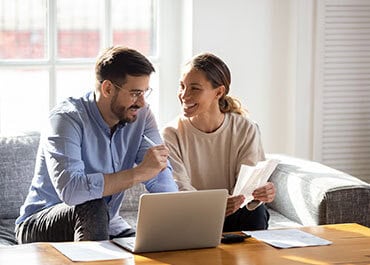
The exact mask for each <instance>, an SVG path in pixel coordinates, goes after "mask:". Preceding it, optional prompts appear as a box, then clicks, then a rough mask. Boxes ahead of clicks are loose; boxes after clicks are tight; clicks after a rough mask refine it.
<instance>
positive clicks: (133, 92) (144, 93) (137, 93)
mask: <svg viewBox="0 0 370 265" xmlns="http://www.w3.org/2000/svg"><path fill="white" fill-rule="evenodd" d="M111 83H112V84H113V85H114V87H115V88H117V89H123V87H120V86H119V85H116V84H115V83H113V82H112V81H111ZM152 91H153V89H152V88H151V87H148V88H147V89H145V90H140V89H133V90H129V91H128V92H129V93H130V96H131V98H132V100H133V101H137V99H138V98H139V97H141V96H144V97H145V98H148V97H149V96H150V94H151V93H152Z"/></svg>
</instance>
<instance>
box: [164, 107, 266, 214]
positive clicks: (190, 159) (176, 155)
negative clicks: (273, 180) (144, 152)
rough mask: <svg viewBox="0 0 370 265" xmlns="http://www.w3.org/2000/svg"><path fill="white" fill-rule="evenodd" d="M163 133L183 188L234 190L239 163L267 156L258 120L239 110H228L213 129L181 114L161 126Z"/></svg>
mask: <svg viewBox="0 0 370 265" xmlns="http://www.w3.org/2000/svg"><path fill="white" fill-rule="evenodd" d="M162 136H163V139H164V141H165V143H166V145H167V147H168V148H169V149H170V162H171V165H172V167H173V175H174V178H175V180H176V182H177V184H178V186H179V189H180V190H203V189H222V188H223V189H227V190H228V191H229V193H230V194H232V192H233V189H234V186H235V183H236V179H237V177H238V173H239V170H240V165H241V164H247V165H255V164H256V163H257V162H258V161H261V160H265V154H264V151H263V147H262V143H261V136H260V131H259V128H258V126H257V124H256V123H254V122H253V121H252V120H250V119H248V118H246V117H243V116H241V115H238V114H236V113H227V114H226V115H225V119H224V122H223V124H222V125H221V127H220V128H218V129H217V130H216V131H215V132H212V133H204V132H202V131H200V130H198V129H196V128H195V127H194V126H193V125H192V124H191V123H190V121H189V119H187V118H185V117H178V118H177V119H175V120H174V121H172V122H171V123H169V124H168V125H167V126H166V127H165V128H164V129H163V130H162ZM248 208H249V207H248ZM253 208H254V207H253Z"/></svg>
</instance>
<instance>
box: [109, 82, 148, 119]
mask: <svg viewBox="0 0 370 265" xmlns="http://www.w3.org/2000/svg"><path fill="white" fill-rule="evenodd" d="M149 78H150V77H149V76H146V75H144V76H130V75H128V76H127V78H126V83H124V84H123V85H122V86H120V87H118V86H117V85H114V86H115V92H114V94H113V97H112V100H111V104H110V109H111V112H112V114H113V116H114V119H117V120H118V121H119V122H134V121H135V120H136V118H137V113H138V111H139V109H140V108H141V107H143V106H144V105H145V99H144V92H145V91H147V90H148V88H149Z"/></svg>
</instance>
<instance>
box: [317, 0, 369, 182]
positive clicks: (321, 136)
mask: <svg viewBox="0 0 370 265" xmlns="http://www.w3.org/2000/svg"><path fill="white" fill-rule="evenodd" d="M317 4H318V6H317V7H318V10H317V11H318V12H317V15H318V20H317V21H318V24H317V32H316V33H317V35H316V36H317V41H316V55H317V56H316V68H315V74H316V83H315V95H314V98H315V102H314V109H315V113H314V117H315V118H314V128H315V129H314V159H315V160H319V161H321V162H323V163H324V164H326V165H329V166H332V167H334V168H336V169H339V170H342V171H345V172H347V173H349V174H352V175H354V176H357V177H359V178H361V179H363V180H366V181H367V182H369V183H370V1H369V0H362V1H361V0H342V1H338V0H337V1H334V0H331V1H330V0H325V1H317Z"/></svg>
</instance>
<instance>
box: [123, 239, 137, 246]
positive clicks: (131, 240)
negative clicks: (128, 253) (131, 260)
mask: <svg viewBox="0 0 370 265" xmlns="http://www.w3.org/2000/svg"><path fill="white" fill-rule="evenodd" d="M125 242H126V243H127V245H128V246H130V247H134V246H135V237H126V238H125Z"/></svg>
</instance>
